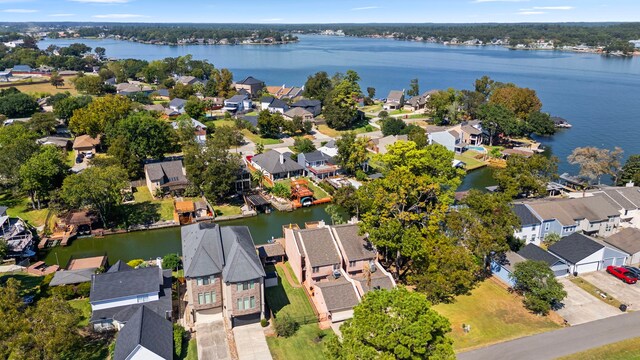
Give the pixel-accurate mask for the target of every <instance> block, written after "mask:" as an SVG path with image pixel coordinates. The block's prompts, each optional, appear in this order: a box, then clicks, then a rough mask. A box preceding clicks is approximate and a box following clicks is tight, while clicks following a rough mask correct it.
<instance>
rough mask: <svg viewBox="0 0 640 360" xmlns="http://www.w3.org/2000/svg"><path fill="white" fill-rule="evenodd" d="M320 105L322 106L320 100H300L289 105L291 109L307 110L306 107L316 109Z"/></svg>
mask: <svg viewBox="0 0 640 360" xmlns="http://www.w3.org/2000/svg"><path fill="white" fill-rule="evenodd" d="M321 105H322V102H321V101H320V100H310V99H302V100H299V101H296V102H294V103H293V104H291V107H302V108H308V107H316V106H321Z"/></svg>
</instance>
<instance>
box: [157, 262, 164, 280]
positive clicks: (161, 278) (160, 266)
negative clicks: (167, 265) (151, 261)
mask: <svg viewBox="0 0 640 360" xmlns="http://www.w3.org/2000/svg"><path fill="white" fill-rule="evenodd" d="M156 265H158V274H159V275H160V286H162V284H164V277H163V276H162V258H160V257H157V258H156Z"/></svg>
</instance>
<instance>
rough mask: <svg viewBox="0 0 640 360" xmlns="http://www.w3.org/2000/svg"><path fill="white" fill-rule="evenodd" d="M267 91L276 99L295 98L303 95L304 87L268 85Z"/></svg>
mask: <svg viewBox="0 0 640 360" xmlns="http://www.w3.org/2000/svg"><path fill="white" fill-rule="evenodd" d="M266 89H267V93H268V94H269V95H271V96H273V97H274V98H276V99H295V98H297V97H299V96H301V95H302V92H303V89H302V88H299V87H286V86H284V85H282V86H267V87H266Z"/></svg>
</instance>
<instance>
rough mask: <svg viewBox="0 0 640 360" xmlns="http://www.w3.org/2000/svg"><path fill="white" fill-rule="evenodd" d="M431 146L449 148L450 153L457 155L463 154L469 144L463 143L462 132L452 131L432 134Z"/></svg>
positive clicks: (430, 135)
mask: <svg viewBox="0 0 640 360" xmlns="http://www.w3.org/2000/svg"><path fill="white" fill-rule="evenodd" d="M428 137H429V144H434V143H435V144H440V145H442V146H444V147H446V148H447V150H449V151H453V152H455V153H457V154H460V153H463V152H464V151H465V150H466V148H467V146H468V144H466V143H464V142H463V141H462V136H461V134H460V132H458V131H455V130H453V129H451V130H444V131H437V132H431V133H429V135H428Z"/></svg>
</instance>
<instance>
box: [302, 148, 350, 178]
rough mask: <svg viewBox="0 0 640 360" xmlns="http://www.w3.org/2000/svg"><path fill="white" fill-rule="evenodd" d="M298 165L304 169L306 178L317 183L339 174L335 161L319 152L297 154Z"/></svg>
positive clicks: (338, 167)
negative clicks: (312, 179)
mask: <svg viewBox="0 0 640 360" xmlns="http://www.w3.org/2000/svg"><path fill="white" fill-rule="evenodd" d="M298 164H299V165H300V166H302V167H304V169H305V172H306V173H307V175H308V176H310V177H312V178H314V179H316V180H318V181H321V180H322V179H325V178H328V177H333V176H336V175H337V174H338V173H339V172H340V166H339V165H337V164H336V161H335V160H334V159H333V158H332V157H331V156H328V155H327V154H325V153H323V152H322V151H320V150H316V151H313V152H310V153H300V154H298Z"/></svg>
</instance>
